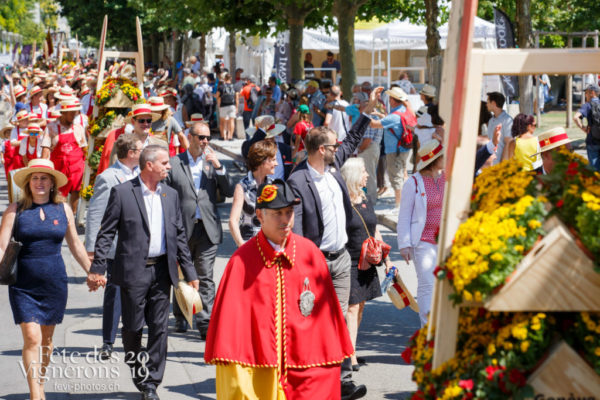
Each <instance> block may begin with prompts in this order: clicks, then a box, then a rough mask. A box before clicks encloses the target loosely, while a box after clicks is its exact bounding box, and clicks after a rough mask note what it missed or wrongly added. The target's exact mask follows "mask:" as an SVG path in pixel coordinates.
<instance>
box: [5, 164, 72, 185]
mask: <svg viewBox="0 0 600 400" xmlns="http://www.w3.org/2000/svg"><path fill="white" fill-rule="evenodd" d="M36 172H43V173H45V174H48V175H52V176H53V177H54V179H56V187H57V188H60V187H62V186H65V185H66V184H67V182H68V179H67V177H66V176H65V174H63V173H62V172H60V171H57V170H55V169H54V163H53V162H52V161H50V160H46V159H45V158H36V159H33V160H31V161H29V164H27V168H22V169H20V170H18V171H17V172H15V175H14V176H13V181H14V182H15V184H16V185H17V186H18V187H20V188H21V189H23V188H24V186H25V181H26V180H27V177H28V176H29V175H31V174H34V173H36Z"/></svg>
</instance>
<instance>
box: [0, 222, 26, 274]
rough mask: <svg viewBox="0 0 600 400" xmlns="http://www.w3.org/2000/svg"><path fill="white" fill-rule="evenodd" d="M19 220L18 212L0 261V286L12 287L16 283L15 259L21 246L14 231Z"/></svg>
mask: <svg viewBox="0 0 600 400" xmlns="http://www.w3.org/2000/svg"><path fill="white" fill-rule="evenodd" d="M18 220H19V212H17V213H16V215H15V222H14V223H13V227H12V232H11V234H10V242H9V243H8V246H6V250H4V255H3V256H2V261H0V285H12V284H14V283H15V282H16V281H17V259H18V258H19V252H20V251H21V247H23V244H22V243H21V242H17V241H16V240H15V237H14V236H15V229H16V226H17V222H18Z"/></svg>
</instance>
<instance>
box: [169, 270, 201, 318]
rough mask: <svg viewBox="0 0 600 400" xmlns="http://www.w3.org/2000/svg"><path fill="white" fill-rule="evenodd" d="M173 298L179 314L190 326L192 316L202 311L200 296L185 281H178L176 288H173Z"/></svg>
mask: <svg viewBox="0 0 600 400" xmlns="http://www.w3.org/2000/svg"><path fill="white" fill-rule="evenodd" d="M175 298H176V299H177V304H179V309H180V310H181V313H182V314H183V316H184V317H185V319H186V320H187V322H189V324H190V326H192V325H193V322H194V321H193V319H194V314H197V313H199V312H200V311H202V300H201V299H200V294H199V293H198V291H197V290H195V289H194V288H193V287H192V286H190V285H189V284H188V283H187V282H186V281H184V280H183V279H180V280H179V282H178V284H177V287H176V288H175Z"/></svg>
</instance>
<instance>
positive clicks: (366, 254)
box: [352, 205, 392, 271]
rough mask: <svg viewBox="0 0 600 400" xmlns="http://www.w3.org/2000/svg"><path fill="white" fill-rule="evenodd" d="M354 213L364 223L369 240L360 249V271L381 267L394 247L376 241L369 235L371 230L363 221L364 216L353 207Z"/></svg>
mask: <svg viewBox="0 0 600 400" xmlns="http://www.w3.org/2000/svg"><path fill="white" fill-rule="evenodd" d="M352 208H354V211H356V213H357V214H358V216H359V218H360V220H361V221H362V223H363V225H364V227H365V230H366V231H367V236H369V237H368V238H366V239H365V241H364V242H363V244H362V246H361V249H360V258H359V259H358V269H359V270H361V271H366V270H368V269H369V268H371V267H372V266H373V265H379V264H381V262H382V261H383V260H384V259H385V258H386V257H387V256H388V254H389V253H390V250H391V249H392V247H391V246H390V245H389V244H387V243H385V242H384V241H382V240H378V239H375V238H374V237H372V236H371V234H370V233H369V229H368V228H367V224H366V223H365V220H364V219H363V217H362V215H360V213H359V212H358V210H357V209H356V207H354V205H352Z"/></svg>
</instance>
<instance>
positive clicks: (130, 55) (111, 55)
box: [104, 50, 138, 59]
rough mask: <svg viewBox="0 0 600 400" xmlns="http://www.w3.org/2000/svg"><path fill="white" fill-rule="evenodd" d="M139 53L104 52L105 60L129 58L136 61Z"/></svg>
mask: <svg viewBox="0 0 600 400" xmlns="http://www.w3.org/2000/svg"><path fill="white" fill-rule="evenodd" d="M137 55H138V53H137V52H136V51H114V50H108V51H105V52H104V58H128V59H135V58H136V57H137Z"/></svg>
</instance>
